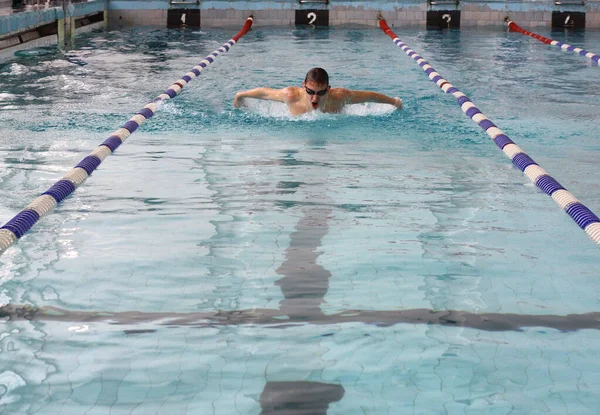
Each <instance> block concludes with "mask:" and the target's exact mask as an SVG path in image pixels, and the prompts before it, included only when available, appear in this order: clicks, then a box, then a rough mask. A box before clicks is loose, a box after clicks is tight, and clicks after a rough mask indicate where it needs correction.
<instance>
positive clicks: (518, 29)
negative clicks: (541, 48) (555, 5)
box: [507, 20, 600, 63]
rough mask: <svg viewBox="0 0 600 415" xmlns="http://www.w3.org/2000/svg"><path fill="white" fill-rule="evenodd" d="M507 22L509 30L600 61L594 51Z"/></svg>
mask: <svg viewBox="0 0 600 415" xmlns="http://www.w3.org/2000/svg"><path fill="white" fill-rule="evenodd" d="M507 24H508V28H509V29H510V30H514V31H515V32H519V33H521V34H524V35H526V36H531V37H532V38H534V39H537V40H539V41H540V42H543V43H545V44H547V45H552V46H556V47H557V48H559V49H562V50H566V51H568V52H575V53H579V55H581V56H585V57H586V58H589V59H591V60H593V61H594V62H596V63H600V62H598V61H599V60H600V55H596V54H595V53H592V52H588V51H587V50H585V49H581V48H577V47H575V46H571V45H568V44H566V43H561V42H559V41H558V40H552V39H549V38H547V37H544V36H542V35H538V34H537V33H533V32H530V31H529V30H525V29H523V28H522V27H520V26H519V25H518V24H516V23H515V22H513V21H512V20H509V21H508V23H507Z"/></svg>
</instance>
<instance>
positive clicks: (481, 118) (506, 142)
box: [379, 19, 600, 245]
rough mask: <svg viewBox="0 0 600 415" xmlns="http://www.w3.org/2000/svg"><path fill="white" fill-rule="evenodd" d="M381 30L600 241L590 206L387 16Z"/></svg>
mask: <svg viewBox="0 0 600 415" xmlns="http://www.w3.org/2000/svg"><path fill="white" fill-rule="evenodd" d="M379 26H380V27H381V30H383V32H384V33H385V34H386V35H388V36H389V37H390V38H392V40H393V41H394V43H395V44H396V45H397V46H398V47H399V48H401V49H402V50H403V51H404V52H405V53H406V54H407V55H408V57H410V58H412V59H413V60H415V61H416V62H417V64H419V66H420V67H421V68H422V69H423V71H425V73H426V74H427V76H428V77H429V79H430V80H431V81H433V82H434V83H435V84H436V85H437V86H438V87H440V88H441V89H442V90H443V91H444V92H445V93H447V94H451V95H453V96H454V97H455V98H456V100H457V101H458V105H460V108H461V110H462V111H463V112H464V113H465V114H466V115H467V116H468V117H469V118H471V119H472V120H473V121H474V122H476V123H477V124H478V125H479V126H480V127H481V128H482V129H483V130H484V131H485V132H486V134H487V135H488V136H490V138H491V139H492V140H494V143H496V145H497V146H498V148H500V149H501V150H502V151H503V152H504V154H506V155H507V156H508V157H509V158H510V159H511V161H512V162H513V164H514V165H515V166H516V167H518V168H519V170H521V171H522V172H523V173H524V174H525V175H526V176H527V177H528V178H529V180H531V181H532V182H533V183H534V184H535V185H536V186H537V187H538V188H540V189H541V190H542V191H543V192H544V193H546V194H547V195H548V196H550V197H551V198H552V199H553V200H554V201H555V202H556V204H557V205H558V206H560V207H561V209H563V210H564V211H565V212H566V213H567V214H568V215H569V216H570V217H571V219H573V220H574V221H575V223H577V225H579V227H580V228H581V229H583V230H584V231H585V233H586V234H587V235H588V236H589V237H590V239H591V240H592V241H594V242H596V244H598V245H600V219H599V218H598V216H596V215H595V214H594V213H593V212H592V211H591V210H590V209H588V208H587V207H586V206H585V205H583V204H582V203H581V202H580V201H579V200H577V199H576V198H575V196H573V194H571V193H570V192H569V191H567V190H566V189H565V188H564V187H563V186H561V185H560V184H559V183H558V182H557V181H556V180H554V179H553V178H552V177H551V176H550V175H549V174H548V173H547V172H546V171H545V170H544V169H542V168H541V167H540V166H539V165H538V164H537V163H536V162H535V161H533V159H531V157H529V156H528V155H527V154H526V153H525V152H524V151H523V150H521V148H519V146H517V145H516V144H515V143H514V142H513V141H512V140H511V139H510V138H509V137H508V136H507V135H506V134H504V132H502V131H501V130H500V129H499V128H498V127H497V126H496V125H495V124H494V123H493V122H492V121H490V120H489V119H488V118H487V117H486V116H485V115H484V114H482V112H481V111H480V110H479V108H477V107H476V106H475V104H473V102H471V100H470V99H469V98H468V97H467V96H466V95H465V94H463V93H462V92H460V91H459V90H458V89H457V88H456V87H455V86H454V85H452V84H451V83H450V82H448V81H447V80H445V79H444V78H442V76H441V75H440V74H439V73H437V72H436V71H435V69H433V67H432V66H431V65H430V64H429V63H428V62H427V61H426V60H425V59H423V58H422V57H421V56H419V55H418V54H417V53H416V52H415V51H414V50H412V49H410V48H409V47H408V46H406V45H405V44H404V43H403V42H402V41H401V40H400V38H398V36H397V35H396V34H395V33H394V32H392V30H391V29H390V28H389V26H388V25H387V23H386V21H385V20H384V19H379Z"/></svg>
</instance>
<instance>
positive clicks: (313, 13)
mask: <svg viewBox="0 0 600 415" xmlns="http://www.w3.org/2000/svg"><path fill="white" fill-rule="evenodd" d="M306 17H307V18H309V19H310V20H309V21H308V24H313V23H314V22H315V20H317V14H316V13H315V12H310V13H308V14H307V15H306Z"/></svg>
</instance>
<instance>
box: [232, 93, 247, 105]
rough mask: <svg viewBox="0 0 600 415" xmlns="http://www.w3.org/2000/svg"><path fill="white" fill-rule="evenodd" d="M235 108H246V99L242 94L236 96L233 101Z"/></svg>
mask: <svg viewBox="0 0 600 415" xmlns="http://www.w3.org/2000/svg"><path fill="white" fill-rule="evenodd" d="M233 106H234V107H235V108H239V107H245V106H246V101H245V100H244V97H243V96H242V94H241V93H240V92H238V93H237V94H235V98H234V99H233Z"/></svg>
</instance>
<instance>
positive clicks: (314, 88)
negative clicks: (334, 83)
mask: <svg viewBox="0 0 600 415" xmlns="http://www.w3.org/2000/svg"><path fill="white" fill-rule="evenodd" d="M302 86H303V87H304V93H305V94H306V95H307V96H308V99H309V100H310V103H311V105H312V108H313V110H316V109H317V108H319V104H320V103H321V101H322V100H323V98H324V97H325V94H327V92H328V91H329V85H323V84H317V83H314V82H313V81H307V82H305V83H303V84H302Z"/></svg>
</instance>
